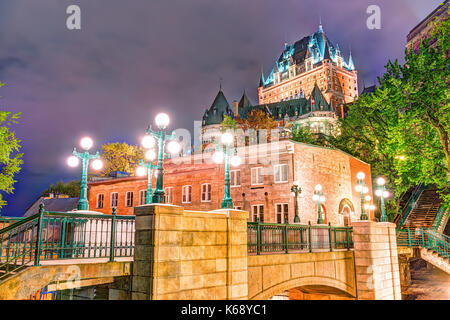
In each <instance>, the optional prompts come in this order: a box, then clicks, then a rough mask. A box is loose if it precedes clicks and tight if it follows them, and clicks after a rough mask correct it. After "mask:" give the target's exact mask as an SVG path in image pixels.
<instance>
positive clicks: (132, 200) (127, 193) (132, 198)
mask: <svg viewBox="0 0 450 320" xmlns="http://www.w3.org/2000/svg"><path fill="white" fill-rule="evenodd" d="M129 194H131V206H129V205H128V195H129ZM133 202H134V194H133V191H127V192H125V207H127V208H133Z"/></svg>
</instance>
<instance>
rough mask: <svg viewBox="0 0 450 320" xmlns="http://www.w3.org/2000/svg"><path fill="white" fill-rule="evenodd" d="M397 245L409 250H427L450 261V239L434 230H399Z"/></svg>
mask: <svg viewBox="0 0 450 320" xmlns="http://www.w3.org/2000/svg"><path fill="white" fill-rule="evenodd" d="M397 245H398V246H399V247H409V248H427V249H429V250H432V251H434V252H436V253H437V254H438V255H439V256H441V257H443V258H446V259H450V237H448V236H446V235H444V234H442V233H438V232H436V231H434V230H432V229H425V230H424V229H423V228H417V229H410V228H405V229H398V230H397Z"/></svg>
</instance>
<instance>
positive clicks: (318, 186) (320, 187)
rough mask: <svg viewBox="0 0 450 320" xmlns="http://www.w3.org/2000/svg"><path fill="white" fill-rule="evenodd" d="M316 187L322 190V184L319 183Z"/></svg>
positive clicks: (317, 189)
mask: <svg viewBox="0 0 450 320" xmlns="http://www.w3.org/2000/svg"><path fill="white" fill-rule="evenodd" d="M314 189H316V191H322V185H320V184H318V185H316V187H315V188H314Z"/></svg>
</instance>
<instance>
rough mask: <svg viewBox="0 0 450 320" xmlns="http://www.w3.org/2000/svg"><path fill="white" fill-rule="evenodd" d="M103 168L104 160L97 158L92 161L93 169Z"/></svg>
mask: <svg viewBox="0 0 450 320" xmlns="http://www.w3.org/2000/svg"><path fill="white" fill-rule="evenodd" d="M101 168H103V161H102V160H100V159H95V160H94V161H92V169H94V170H100V169H101Z"/></svg>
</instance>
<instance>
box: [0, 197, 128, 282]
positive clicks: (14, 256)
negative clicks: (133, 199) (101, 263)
mask: <svg viewBox="0 0 450 320" xmlns="http://www.w3.org/2000/svg"><path fill="white" fill-rule="evenodd" d="M134 222H135V217H134V216H120V215H116V213H115V210H113V214H112V215H103V214H80V213H67V212H45V211H44V208H43V206H41V207H40V209H39V213H38V214H36V215H33V216H31V217H28V218H24V219H21V220H20V221H18V222H16V223H15V224H11V225H9V226H7V227H5V228H3V229H1V230H0V280H1V279H2V278H4V277H6V276H7V275H8V274H10V273H11V272H14V271H18V270H20V269H21V268H24V267H26V266H31V265H35V266H38V265H39V264H40V262H41V261H46V260H59V259H91V258H109V260H110V261H114V258H115V257H132V256H133V253H134V232H135V228H134Z"/></svg>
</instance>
